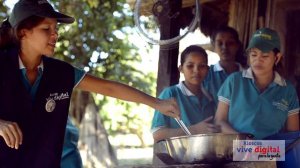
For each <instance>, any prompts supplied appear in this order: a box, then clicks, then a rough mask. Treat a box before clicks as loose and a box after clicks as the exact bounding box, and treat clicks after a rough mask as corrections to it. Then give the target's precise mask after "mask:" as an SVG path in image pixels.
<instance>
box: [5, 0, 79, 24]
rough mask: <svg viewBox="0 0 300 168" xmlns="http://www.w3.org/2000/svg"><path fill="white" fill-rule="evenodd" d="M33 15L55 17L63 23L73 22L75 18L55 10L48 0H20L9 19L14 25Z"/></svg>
mask: <svg viewBox="0 0 300 168" xmlns="http://www.w3.org/2000/svg"><path fill="white" fill-rule="evenodd" d="M31 16H40V17H47V18H55V19H57V21H58V22H61V23H73V22H74V21H75V19H74V18H73V17H70V16H67V15H65V14H62V13H59V12H57V11H55V10H54V8H53V7H52V6H51V5H50V3H49V2H48V1H47V0H19V2H17V3H16V4H15V6H14V8H13V10H12V13H11V15H10V17H9V19H8V21H9V23H10V24H11V26H12V27H16V26H18V24H19V23H20V22H21V21H23V20H24V19H27V18H28V17H31Z"/></svg>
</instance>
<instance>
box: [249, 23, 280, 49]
mask: <svg viewBox="0 0 300 168" xmlns="http://www.w3.org/2000/svg"><path fill="white" fill-rule="evenodd" d="M251 48H258V49H259V50H261V51H262V52H264V53H265V52H269V51H272V50H274V49H275V48H277V49H278V50H280V39H279V36H278V33H277V32H276V31H275V30H272V29H270V28H262V29H258V30H257V31H256V32H255V33H254V34H253V36H252V38H251V40H250V42H249V46H248V48H247V49H251Z"/></svg>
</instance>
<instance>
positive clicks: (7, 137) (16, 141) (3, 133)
mask: <svg viewBox="0 0 300 168" xmlns="http://www.w3.org/2000/svg"><path fill="white" fill-rule="evenodd" d="M0 137H3V139H4V141H5V143H6V145H7V146H9V147H11V148H15V149H18V148H19V145H21V144H22V141H23V134H22V131H21V129H20V127H19V125H18V124H17V123H16V122H11V121H4V120H1V119H0Z"/></svg>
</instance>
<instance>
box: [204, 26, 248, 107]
mask: <svg viewBox="0 0 300 168" xmlns="http://www.w3.org/2000/svg"><path fill="white" fill-rule="evenodd" d="M211 45H212V47H213V50H214V52H216V53H217V54H218V55H219V57H220V61H219V62H218V63H217V64H215V65H211V66H210V68H209V72H208V75H207V76H206V78H205V80H204V82H203V86H204V88H205V89H207V90H208V91H209V92H210V93H211V94H212V96H213V98H214V101H215V102H216V104H217V103H218V97H217V93H218V91H219V89H220V87H221V86H222V84H223V82H224V81H225V79H226V78H227V77H228V76H229V75H230V74H231V73H233V72H237V71H241V70H242V69H243V66H244V65H245V64H246V61H245V57H244V51H243V47H242V44H241V42H240V39H239V35H238V33H237V31H236V30H235V29H233V28H231V27H228V26H221V27H219V28H218V29H216V30H215V31H214V33H213V34H212V36H211Z"/></svg>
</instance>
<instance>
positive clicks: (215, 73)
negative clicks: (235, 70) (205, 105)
mask: <svg viewBox="0 0 300 168" xmlns="http://www.w3.org/2000/svg"><path fill="white" fill-rule="evenodd" d="M236 64H237V65H238V66H239V70H240V71H242V70H243V68H242V66H241V64H239V63H236ZM229 75H230V74H228V73H226V71H225V70H224V68H223V67H222V66H221V65H220V62H218V63H217V64H215V65H211V66H210V68H209V71H208V74H207V75H206V78H205V80H204V81H203V87H204V88H205V89H206V90H208V91H209V93H211V94H212V96H213V98H214V101H215V102H216V104H218V96H217V94H218V91H219V89H220V87H221V86H222V84H223V82H224V81H225V79H226V78H227V77H228V76H229Z"/></svg>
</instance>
